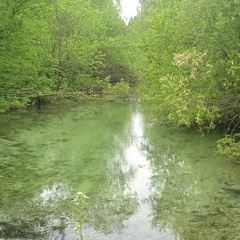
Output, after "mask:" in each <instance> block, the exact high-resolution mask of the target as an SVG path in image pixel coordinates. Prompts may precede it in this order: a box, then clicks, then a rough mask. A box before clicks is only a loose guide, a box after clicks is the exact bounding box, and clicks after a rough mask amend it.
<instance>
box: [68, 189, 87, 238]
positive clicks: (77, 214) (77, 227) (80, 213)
mask: <svg viewBox="0 0 240 240" xmlns="http://www.w3.org/2000/svg"><path fill="white" fill-rule="evenodd" d="M88 199H89V197H88V196H86V195H85V193H82V192H78V193H77V194H76V195H75V197H74V199H73V200H72V201H71V202H72V203H73V212H72V216H73V221H72V224H73V225H74V232H75V233H76V234H78V235H79V236H80V239H81V240H84V239H86V240H89V239H90V237H89V236H86V237H84V235H85V234H84V233H83V231H82V227H83V224H84V222H85V221H86V219H87V214H86V210H87V208H88ZM76 239H78V238H76Z"/></svg>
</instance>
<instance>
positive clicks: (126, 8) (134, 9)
mask: <svg viewBox="0 0 240 240" xmlns="http://www.w3.org/2000/svg"><path fill="white" fill-rule="evenodd" d="M121 6H122V13H121V17H122V19H123V20H124V21H125V22H126V23H128V22H129V20H130V18H132V17H134V16H136V15H137V13H138V9H140V3H139V0H121Z"/></svg>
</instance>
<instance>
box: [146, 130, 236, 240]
mask: <svg viewBox="0 0 240 240" xmlns="http://www.w3.org/2000/svg"><path fill="white" fill-rule="evenodd" d="M148 134H149V135H148V136H149V139H150V141H151V142H152V145H149V144H148V145H145V146H144V148H147V149H149V150H150V151H148V159H149V161H150V162H151V166H152V171H153V175H152V178H151V190H152V194H151V196H150V197H149V204H150V206H151V209H152V224H153V226H155V227H158V228H159V229H161V230H164V229H169V228H170V229H172V230H173V231H174V232H175V233H176V235H179V236H180V239H187V240H188V239H236V237H239V229H240V222H239V219H240V211H239V207H240V205H239V203H238V202H237V196H236V194H235V195H234V194H230V193H227V192H225V191H223V190H222V187H223V186H224V182H226V181H227V179H228V178H227V175H226V174H225V175H223V174H222V173H223V172H227V171H226V169H225V167H226V164H225V165H224V164H222V163H221V159H220V158H219V156H217V155H216V154H215V152H214V151H213V150H214V148H213V147H211V146H208V147H206V144H211V143H210V141H211V139H210V141H209V138H208V137H205V138H201V137H200V136H197V134H196V135H195V136H194V135H193V134H191V132H190V133H188V134H189V135H190V136H185V138H181V137H180V135H179V134H176V133H174V132H173V131H171V130H169V133H168V135H169V136H170V135H171V136H172V137H171V138H170V139H169V138H168V139H165V142H159V141H158V140H157V139H156V138H155V134H154V133H151V132H148ZM158 134H160V135H161V134H166V130H162V132H161V131H159V132H158ZM173 136H174V137H173ZM179 137H180V138H179ZM206 142H207V143H206ZM212 142H213V141H212ZM237 219H238V220H237Z"/></svg>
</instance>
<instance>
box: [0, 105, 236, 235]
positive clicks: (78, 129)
mask: <svg viewBox="0 0 240 240" xmlns="http://www.w3.org/2000/svg"><path fill="white" fill-rule="evenodd" d="M148 114H149V112H148V107H147V106H144V105H143V104H140V103H126V102H125V103H104V104H97V103H96V104H87V105H81V106H77V107H71V108H70V107H68V108H67V109H66V108H64V107H63V106H62V107H46V108H43V109H41V110H33V111H31V112H29V113H25V114H15V113H14V114H9V115H1V116H0V126H1V129H0V150H1V151H0V159H1V160H0V181H1V184H0V193H1V195H0V238H1V239H72V238H73V234H74V231H73V230H72V228H71V226H70V225H71V224H69V222H71V214H70V213H71V211H72V203H71V200H72V198H73V197H74V195H75V194H76V193H77V192H79V191H81V192H85V193H86V195H87V196H88V197H89V208H88V221H87V222H86V224H85V225H84V229H83V232H84V233H85V234H86V235H87V236H91V239H96V240H110V239H111V240H112V239H114V240H120V239H124V240H125V239H126V240H127V239H138V240H145V239H152V240H155V239H158V240H159V239H164V240H168V239H177V240H182V239H187V240H188V239H189V240H191V239H213V240H214V239H240V201H239V200H240V195H239V194H237V193H234V192H232V191H227V190H225V189H224V187H225V186H231V185H236V184H240V174H239V173H240V170H239V169H240V167H238V166H237V165H234V164H231V163H230V162H229V161H228V160H227V159H226V158H224V157H222V156H219V155H218V154H217V152H216V145H215V141H216V140H217V139H218V138H219V137H221V136H220V135H219V134H217V133H211V134H207V135H204V136H203V135H202V134H201V133H199V132H196V131H179V130H176V129H170V128H166V127H162V126H158V125H156V124H154V123H153V121H152V120H151V118H149V116H148Z"/></svg>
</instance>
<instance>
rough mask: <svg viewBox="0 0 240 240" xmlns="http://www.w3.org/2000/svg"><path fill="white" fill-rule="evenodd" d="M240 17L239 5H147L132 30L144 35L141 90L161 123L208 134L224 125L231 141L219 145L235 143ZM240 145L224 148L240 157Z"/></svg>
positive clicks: (149, 1)
mask: <svg viewBox="0 0 240 240" xmlns="http://www.w3.org/2000/svg"><path fill="white" fill-rule="evenodd" d="M239 13H240V2H239V1H235V0H231V1H218V0H211V1H210V0H200V1H192V0H183V1H169V0H142V12H141V13H140V14H139V15H138V17H137V18H136V19H135V20H134V21H133V22H132V23H130V25H129V28H130V29H132V31H133V29H134V30H136V27H135V26H136V25H138V27H139V32H141V35H136V37H137V38H138V39H139V44H140V45H141V50H142V51H141V53H142V55H144V57H143V58H142V60H141V61H142V68H141V69H140V70H139V71H138V74H139V78H140V87H141V92H142V96H143V97H144V98H145V99H148V100H150V101H152V103H153V106H154V109H155V112H156V113H157V114H158V119H160V120H162V121H164V122H165V123H168V124H173V125H175V126H184V127H188V128H191V127H198V128H199V129H201V130H203V131H204V130H210V129H214V128H215V127H216V126H219V125H221V126H224V127H225V129H226V131H227V132H228V133H229V134H230V136H228V137H227V139H224V140H222V141H219V144H220V143H221V144H223V143H224V142H229V139H231V140H233V139H232V138H231V136H233V135H234V134H235V133H237V132H238V131H239V126H240V121H239V120H240V118H239V117H240V108H239V106H240V105H239V97H240V81H239V73H240V72H239V71H240V54H239V53H240V14H239ZM140 25H141V27H140ZM138 63H139V62H138ZM138 68H139V67H136V68H135V69H138ZM234 139H237V137H236V138H234ZM234 142H235V143H236V141H235V140H234ZM236 144H237V145H236V146H235V147H234V148H231V149H230V148H229V146H232V143H231V144H228V145H225V147H226V148H224V150H223V148H222V147H221V146H222V145H219V149H220V150H221V152H222V153H228V154H233V155H235V156H236V155H237V154H236V151H237V152H239V150H240V144H239V143H236ZM234 152H235V153H234ZM238 154H239V153H238Z"/></svg>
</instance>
